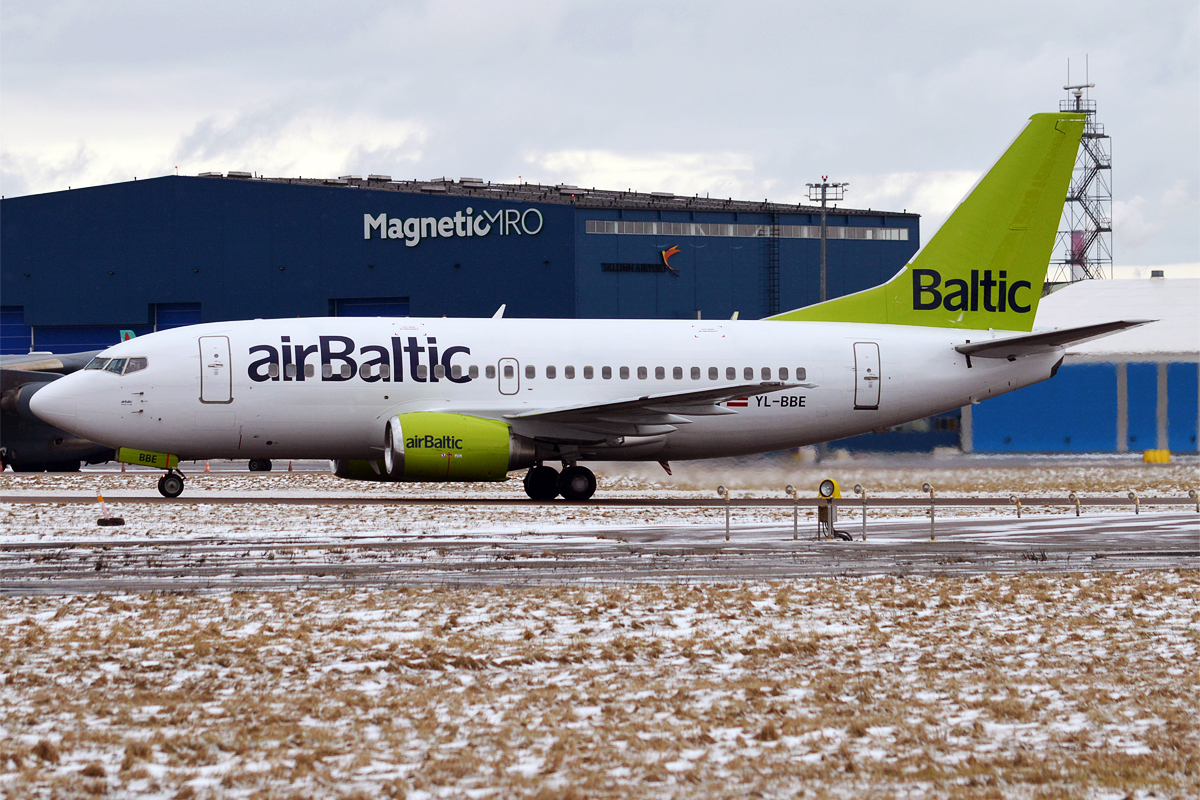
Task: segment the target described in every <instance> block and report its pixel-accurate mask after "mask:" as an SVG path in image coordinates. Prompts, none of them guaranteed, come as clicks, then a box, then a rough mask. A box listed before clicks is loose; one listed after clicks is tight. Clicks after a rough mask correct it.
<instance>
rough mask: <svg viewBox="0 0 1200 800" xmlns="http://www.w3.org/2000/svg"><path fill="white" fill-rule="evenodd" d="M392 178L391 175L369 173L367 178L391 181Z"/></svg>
mask: <svg viewBox="0 0 1200 800" xmlns="http://www.w3.org/2000/svg"><path fill="white" fill-rule="evenodd" d="M391 179H392V176H391V175H368V176H367V180H369V181H390V180H391Z"/></svg>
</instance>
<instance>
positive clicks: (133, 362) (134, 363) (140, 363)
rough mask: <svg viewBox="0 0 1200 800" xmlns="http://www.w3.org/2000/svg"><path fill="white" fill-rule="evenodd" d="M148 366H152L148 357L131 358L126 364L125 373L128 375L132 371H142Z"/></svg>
mask: <svg viewBox="0 0 1200 800" xmlns="http://www.w3.org/2000/svg"><path fill="white" fill-rule="evenodd" d="M148 366H150V362H149V361H148V360H147V359H144V358H131V359H129V363H128V364H126V365H125V374H126V375H128V374H129V373H131V372H141V371H142V370H144V369H145V368H146V367H148Z"/></svg>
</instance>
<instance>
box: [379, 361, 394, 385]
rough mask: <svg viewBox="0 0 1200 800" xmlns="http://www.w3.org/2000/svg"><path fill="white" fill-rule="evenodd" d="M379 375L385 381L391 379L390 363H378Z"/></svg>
mask: <svg viewBox="0 0 1200 800" xmlns="http://www.w3.org/2000/svg"><path fill="white" fill-rule="evenodd" d="M379 377H381V378H383V379H384V380H385V381H390V380H391V379H392V366H391V364H380V365H379Z"/></svg>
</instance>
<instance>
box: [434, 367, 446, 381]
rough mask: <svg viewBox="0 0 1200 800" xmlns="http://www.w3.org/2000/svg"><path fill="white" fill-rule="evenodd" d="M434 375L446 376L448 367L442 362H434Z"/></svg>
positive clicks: (438, 376)
mask: <svg viewBox="0 0 1200 800" xmlns="http://www.w3.org/2000/svg"><path fill="white" fill-rule="evenodd" d="M433 377H435V378H444V377H446V368H445V367H443V366H442V365H441V364H434V365H433Z"/></svg>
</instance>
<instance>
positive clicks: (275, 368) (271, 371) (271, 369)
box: [267, 364, 279, 380]
mask: <svg viewBox="0 0 1200 800" xmlns="http://www.w3.org/2000/svg"><path fill="white" fill-rule="evenodd" d="M267 374H268V375H270V376H271V380H275V379H276V378H278V377H279V365H278V364H271V365H270V366H268V367H267Z"/></svg>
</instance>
